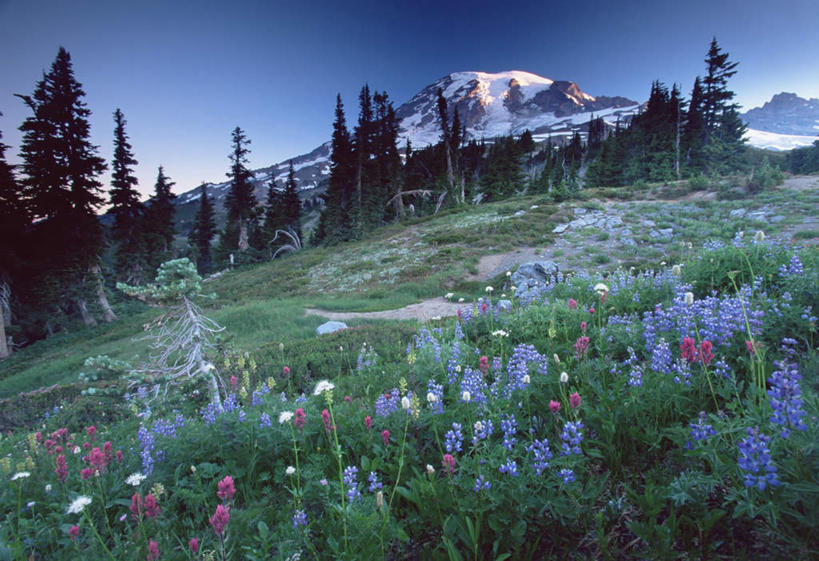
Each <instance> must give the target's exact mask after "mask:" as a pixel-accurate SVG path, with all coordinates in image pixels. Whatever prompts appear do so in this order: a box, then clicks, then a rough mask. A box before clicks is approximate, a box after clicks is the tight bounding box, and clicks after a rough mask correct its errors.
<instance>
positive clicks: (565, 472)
mask: <svg viewBox="0 0 819 561" xmlns="http://www.w3.org/2000/svg"><path fill="white" fill-rule="evenodd" d="M557 474H558V475H559V476H560V477H561V478H562V479H563V485H568V484H569V483H572V482H574V481H577V476H575V474H574V470H571V469H565V468H564V469H561V470H560V471H559V472H557Z"/></svg>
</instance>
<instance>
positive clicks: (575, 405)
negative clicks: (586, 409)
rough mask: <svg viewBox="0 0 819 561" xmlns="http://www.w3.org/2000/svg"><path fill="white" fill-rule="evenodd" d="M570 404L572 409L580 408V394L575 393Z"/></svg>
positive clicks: (570, 397)
mask: <svg viewBox="0 0 819 561" xmlns="http://www.w3.org/2000/svg"><path fill="white" fill-rule="evenodd" d="M569 404H570V405H571V406H572V409H577V408H578V407H580V394H579V393H577V392H574V393H573V394H572V395H570V396H569Z"/></svg>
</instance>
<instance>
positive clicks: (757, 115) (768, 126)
mask: <svg viewBox="0 0 819 561" xmlns="http://www.w3.org/2000/svg"><path fill="white" fill-rule="evenodd" d="M742 118H743V119H744V120H745V121H746V122H747V123H748V126H749V127H750V128H752V129H757V130H761V131H766V132H773V133H779V134H791V135H806V136H816V135H817V134H819V99H816V98H813V99H805V98H803V97H799V96H798V95H796V94H795V93H791V92H780V93H778V94H776V95H774V96H773V97H771V99H770V101H766V102H765V103H764V104H763V105H762V107H754V108H753V109H751V110H750V111H747V112H746V113H744V114H743V115H742Z"/></svg>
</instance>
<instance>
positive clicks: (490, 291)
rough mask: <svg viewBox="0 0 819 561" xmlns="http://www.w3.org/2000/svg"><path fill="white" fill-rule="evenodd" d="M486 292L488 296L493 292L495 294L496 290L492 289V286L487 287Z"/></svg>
mask: <svg viewBox="0 0 819 561" xmlns="http://www.w3.org/2000/svg"><path fill="white" fill-rule="evenodd" d="M484 290H486V293H487V294H492V292H493V291H494V290H495V289H494V288H492V287H491V286H487V287H486V288H485V289H484Z"/></svg>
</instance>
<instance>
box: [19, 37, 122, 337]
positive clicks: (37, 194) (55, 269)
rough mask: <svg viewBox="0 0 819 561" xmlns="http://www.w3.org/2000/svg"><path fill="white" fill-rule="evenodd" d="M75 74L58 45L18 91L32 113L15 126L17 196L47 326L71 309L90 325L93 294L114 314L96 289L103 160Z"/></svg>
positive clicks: (105, 311)
mask: <svg viewBox="0 0 819 561" xmlns="http://www.w3.org/2000/svg"><path fill="white" fill-rule="evenodd" d="M84 96H85V92H84V91H83V90H82V85H81V84H80V83H79V82H78V81H77V80H76V79H75V78H74V72H73V68H72V65H71V56H70V55H69V54H68V52H67V51H66V50H65V49H64V48H62V47H60V49H59V52H58V53H57V58H56V59H55V61H54V63H53V64H52V65H51V69H50V71H49V72H48V73H47V74H45V75H44V76H43V79H42V80H40V81H39V82H37V85H36V87H35V91H34V93H33V94H32V95H31V96H19V97H21V98H22V99H23V101H24V102H25V104H26V105H27V106H28V107H29V109H31V111H32V116H30V117H28V118H27V119H26V120H25V121H24V122H23V124H22V125H21V126H20V130H21V131H22V133H23V139H22V144H21V148H20V156H21V158H22V160H23V164H22V166H21V169H22V172H23V177H22V180H21V181H22V185H23V197H24V198H25V199H26V200H27V202H28V204H29V205H30V211H31V214H32V217H33V218H35V219H36V220H37V221H38V222H37V225H36V229H35V232H34V239H33V242H32V251H31V255H30V258H31V261H32V263H34V264H35V265H34V271H33V277H34V278H31V279H30V281H31V283H32V285H33V286H32V292H33V295H34V299H35V300H36V301H37V306H36V307H37V308H38V309H39V310H41V311H46V316H47V318H48V320H47V321H46V326H45V328H46V329H47V330H51V329H52V328H53V327H54V324H53V322H54V321H55V320H56V318H58V317H59V316H60V315H61V312H63V311H65V310H67V309H68V307H69V305H72V304H73V306H74V307H75V309H76V310H77V311H79V312H80V314H81V315H82V319H83V321H84V322H85V323H86V324H93V323H96V320H95V318H94V317H93V315H92V314H91V312H90V311H89V310H88V305H87V298H88V297H89V296H96V298H97V301H98V303H99V305H100V307H101V308H102V311H103V314H104V319H105V320H106V321H113V320H114V319H116V316H115V315H114V313H113V311H112V310H111V308H110V306H109V305H108V301H107V299H106V297H105V292H104V291H103V289H102V278H101V274H100V272H99V257H100V254H101V252H102V248H103V230H102V226H101V224H100V222H99V220H98V218H97V216H96V210H97V209H99V208H100V206H101V205H102V204H103V202H104V199H103V197H102V194H101V193H102V189H101V187H102V183H101V182H100V181H99V179H98V177H99V175H100V174H101V173H102V172H103V171H104V170H105V168H106V166H105V162H104V161H103V159H102V158H100V157H99V156H98V155H97V150H98V148H97V147H96V146H94V145H92V144H91V143H90V141H89V136H90V125H89V123H88V118H89V116H90V114H91V111H90V110H89V109H88V108H87V106H86V104H85V102H84V101H83V99H82V98H83V97H84Z"/></svg>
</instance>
